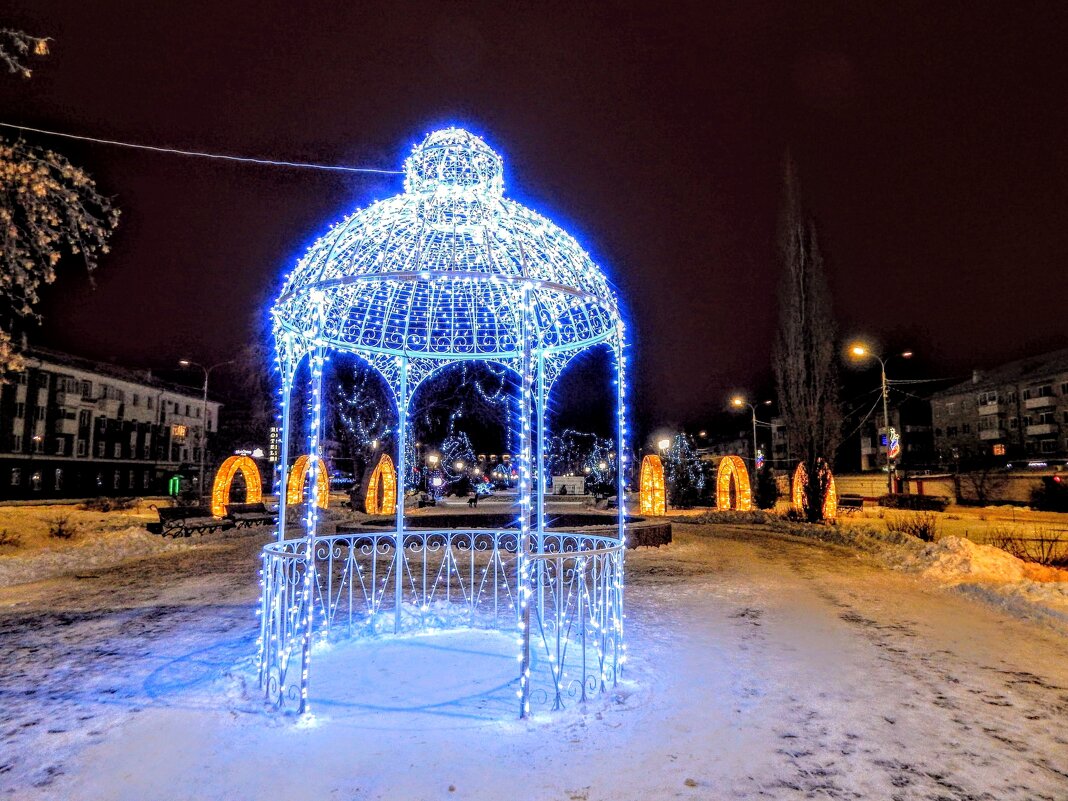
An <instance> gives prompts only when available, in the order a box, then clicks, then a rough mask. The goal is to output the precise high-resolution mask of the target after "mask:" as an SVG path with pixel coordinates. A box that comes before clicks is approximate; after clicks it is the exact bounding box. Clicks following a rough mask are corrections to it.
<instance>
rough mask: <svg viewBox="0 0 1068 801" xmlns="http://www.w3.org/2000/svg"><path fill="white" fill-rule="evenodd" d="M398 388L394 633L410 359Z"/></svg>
mask: <svg viewBox="0 0 1068 801" xmlns="http://www.w3.org/2000/svg"><path fill="white" fill-rule="evenodd" d="M398 362H399V366H400V369H399V370H398V382H397V383H398V386H397V510H396V514H397V541H396V545H395V546H394V549H395V550H394V556H393V558H394V562H393V573H394V575H395V578H396V586H395V589H394V604H395V606H396V608H395V610H394V613H393V631H394V632H395V633H399V632H400V630H401V609H402V607H403V605H404V476H405V473H406V471H407V466H406V465H405V462H404V457H405V447H404V446H405V444H406V443H407V441H408V359H406V358H404V357H401V358H399V359H398Z"/></svg>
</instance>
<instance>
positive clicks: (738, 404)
mask: <svg viewBox="0 0 1068 801" xmlns="http://www.w3.org/2000/svg"><path fill="white" fill-rule="evenodd" d="M762 405H763V406H771V401H770V400H766V401H764V403H763V404H762ZM731 406H734V407H735V408H737V409H741V408H742V407H743V406H748V407H749V409H750V411H752V413H753V475H754V476H756V471H757V412H756V406H754V405H753V404H751V403H750V402H749V401H747V400H746V399H745V398H744V397H743V396H742V395H735V396H734V397H733V398H731Z"/></svg>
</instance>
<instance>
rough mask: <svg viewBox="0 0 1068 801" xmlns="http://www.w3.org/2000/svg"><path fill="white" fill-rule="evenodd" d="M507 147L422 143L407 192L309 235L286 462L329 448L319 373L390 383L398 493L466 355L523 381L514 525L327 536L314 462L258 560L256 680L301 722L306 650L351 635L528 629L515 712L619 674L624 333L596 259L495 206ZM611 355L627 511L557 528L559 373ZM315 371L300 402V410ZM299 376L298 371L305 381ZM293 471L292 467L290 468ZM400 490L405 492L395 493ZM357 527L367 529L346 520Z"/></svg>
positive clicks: (457, 134)
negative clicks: (413, 446) (554, 413)
mask: <svg viewBox="0 0 1068 801" xmlns="http://www.w3.org/2000/svg"><path fill="white" fill-rule="evenodd" d="M502 167H503V165H502V161H501V158H500V156H499V155H498V154H497V153H495V152H494V151H493V150H492V149H490V148H489V147H488V146H487V145H486V143H485V142H484V141H483V140H482V139H480V138H479V137H477V136H474V135H472V134H470V133H468V132H467V131H464V130H460V129H456V128H449V129H446V130H441V131H437V132H435V133H432V134H430V135H429V136H427V137H426V139H425V140H424V141H423V142H422V143H421V144H419V145H418V146H416V147H415V148H414V149H413V150H412V153H411V155H410V156H409V157H408V159H407V161H406V162H405V165H404V171H405V181H404V192H403V193H401V194H399V195H396V196H395V197H391V198H388V199H386V200H382V201H379V202H375V203H373V204H371V205H370V206H369V207H367V208H364V209H360V210H357V211H356V212H354V213H353V214H351V215H350V216H349V217H347V218H346V219H344V220H342V221H341V222H340V223H338V224H337V225H335V226H334V227H333V228H331V229H330V230H329V231H328V232H327V233H326V234H325V235H323V236H322V237H321V238H320V239H319V240H317V241H316V242H315V243H314V244H313V245H312V246H311V247H310V248H309V249H308V251H307V253H306V254H305V255H304V257H303V258H302V259H300V261H299V262H298V263H297V265H296V268H295V269H294V270H293V271H292V273H291V274H290V275H288V276H287V278H286V281H285V285H284V288H283V290H282V293H281V295H280V297H279V298H278V300H277V301H276V303H275V305H274V308H273V309H272V317H273V327H274V338H275V345H276V350H277V367H278V370H279V372H280V374H281V414H282V417H281V420H282V422H281V425H282V429H283V431H282V436H281V440H280V442H281V453H280V464H281V465H283V466H284V465H286V464H288V461H289V459H290V458H291V456H292V454H290V453H289V450H290V431H291V429H293V430H298V429H297V428H296V427H297V426H304V427H305V428H304V429H303V430H305V431H306V433H307V440H306V442H307V449H306V453H305V454H304V455H310V456H312V457H315V456H319V455H320V450H321V447H320V444H321V435H322V431H321V417H322V411H323V408H322V407H323V403H324V399H323V387H322V385H323V369H324V362H325V361H326V360H327V359H328V358H329V356H330V355H331V354H336V353H345V354H355V355H356V356H357V357H358V358H359V359H362V360H363V361H364V362H365V363H366V364H367V365H369V366H370V367H372V368H373V369H374V370H375V371H377V372H378V374H380V375H381V377H382V378H383V379H384V381H385V383H386V384H387V385H388V387H389V389H390V392H391V396H392V399H393V401H394V403H395V406H396V409H397V413H398V424H397V435H396V439H395V443H394V445H395V458H394V466H395V469H396V476H397V477H398V480H397V482H396V485H397V487H398V489H400V488H402V487H403V478H402V477H403V476H405V475H406V474H407V471H408V469H409V468H410V465H409V464H406V458H407V457H406V453H408V452H410V451H409V449H408V448H407V447H406V444H407V439H408V438H409V436H410V433H409V428H410V427H409V424H408V411H409V406H410V400H411V398H412V396H413V393H414V392H415V391H416V390H417V388H418V387H419V386H420V384H421V383H422V382H424V381H426V380H427V379H428V378H430V377H431V376H433V375H435V374H436V373H437V372H438V371H440V370H442V369H444V368H446V367H448V366H449V365H453V364H457V363H460V362H465V361H475V360H480V361H484V362H489V363H493V364H495V365H501V366H504V367H505V368H507V369H508V370H510V371H511V372H512V373H513V374H514V376H515V377H516V382H515V386H516V387H517V390H516V406H517V408H518V419H517V420H516V421H515V423H514V426H513V427H514V430H515V431H516V432H517V434H518V437H519V442H518V456H519V459H518V461H519V476H520V479H519V487H518V489H519V499H518V500H519V509H520V510H521V511H520V513H519V515H518V519H517V520H516V521H515V522H514V525H511V526H505V527H501V528H487V529H468V530H453V529H442V530H426V529H416V528H413V527H412V526H411V525H409V523H408V522H407V521H406V520H405V514H404V504H403V502H399V503H396V504H395V514H394V517H393V518H392V524H391V525H392V530H390V531H373V530H367V531H364V530H350V531H343V532H342V533H338V534H335V535H330V536H319V534H318V522H319V512H318V505H317V504H315V503H312V502H309V501H310V500H311V495H310V493H312V492H314V488H315V487H316V486H317V481H316V479H317V476H316V471H317V470H318V469H319V465H320V464H321V462H320V460H319V459H318V458H311V459H309V460H307V464H308V469H309V474H308V477H307V482H306V485H305V484H304V483H302V486H306V489H305V490H304V492H305V502H304V503H303V504H302V507H301V508H302V510H303V512H302V517H303V526H302V532H301V533H302V536H300V537H299V538H289V539H287V538H286V536H285V534H286V532H285V524H284V521H285V517H286V515H285V508H284V507H285V505H286V504H287V503H290V504H291V503H292V500H287V499H286V498H285V497H284V495H283V496H282V497H280V504H281V505H282V507H283V508H282V509H280V511H279V515H278V519H279V521H280V522H279V529H278V540H277V542H275V543H272V544H270V545H268V546H267V547H266V548H265V549H264V552H263V572H262V575H263V579H262V628H261V636H260V683H261V687H262V689H263V691H264V693H265V696H266V698H267V699H268V700H269V701H270V702H271V703H273V704H275V705H278V706H281V707H285V708H290V709H294V710H296V711H299V712H305V711H307V709H308V698H309V694H308V688H309V680H310V676H311V672H310V660H311V650H312V645H313V644H314V643H315V642H316V641H319V640H323V639H335V638H340V637H343V636H344V637H359V636H376V635H383V634H389V633H401V632H407V631H418V630H427V629H440V628H451V627H474V628H485V629H498V630H503V631H506V632H509V633H510V634H511V633H517V635H518V636H517V637H516V649H517V673H516V693H517V697H518V708H519V713H520V715H521V716H523V715H527V714H529V713H530V711H531V708H532V706H539V705H543V706H545V707H547V708H553V709H555V708H560V707H563V706H566V705H567V704H569V703H571V702H572V701H583V700H586V699H587V698H588V697H589V696H590V695H591V694H595V693H598V692H602V691H604V690H605V689H606V688H608V687H611V686H612V685H613V684H614V683H615V682H616V680H617V677H618V675H619V671H620V668H621V666H622V663H623V661H624V650H623V613H622V603H623V539H624V520H625V514H626V509H625V503H624V474H625V469H626V461H627V457H626V448H625V438H626V433H627V428H626V418H625V406H624V395H625V388H626V383H625V380H624V364H625V358H624V355H623V354H624V346H625V341H624V325H623V320H622V317H621V314H620V311H619V305H618V302H617V299H616V296H615V293H614V292H613V290H612V289H611V287H610V286H609V283H608V281H607V280H606V278H605V276H604V274H603V273H602V272H601V270H600V269H599V268H598V267H597V265H596V264H594V262H593V261H592V260H591V259H590V256H589V255H588V254H587V253H586V251H585V250H583V248H582V247H581V246H580V245H579V244H578V243H577V242H576V241H575V239H574V238H572V237H571V236H570V235H568V234H567V233H566V232H564V231H563V230H561V229H560V228H558V227H557V226H556V225H554V224H553V223H552V222H551V221H550V220H548V219H546V218H545V217H542V216H540V215H539V214H537V213H535V212H533V211H531V210H530V209H528V208H525V207H524V206H522V205H520V204H519V203H516V202H515V201H513V200H509V199H507V198H506V197H504V180H503V169H502ZM599 346H600V347H605V348H608V349H609V350H610V351H611V353H612V354H613V356H614V363H615V369H616V379H617V380H616V381H615V385H614V387H613V394H614V397H615V408H616V421H615V422H616V428H617V435H618V440H617V447H616V449H615V454H616V455H615V460H616V465H615V468H616V471H615V472H616V481H617V495H618V500H619V503H618V512H617V514H616V515H614V516H612V517H611V518H610V520H611V521H612V525H611V527H609V528H608V529H607V530H605V529H603V528H602V529H598V530H597V533H592V532H581V531H570V532H569V531H561V530H555V529H550V528H549V527H547V525H546V515H545V490H546V482H547V476H546V470H545V456H546V453H545V443H546V442H547V440H548V436H547V434H546V413H547V408H548V407H549V405H550V398H551V395H552V392H553V386H554V383H555V382H556V380H557V378H558V377H559V376H560V374H561V372H562V371H563V370H564V368H565V367H566V366H567V364H568V363H569V362H570V361H571V360H572V359H573V358H574V357H576V356H577V355H578V354H580V353H583V352H585V351H588V350H589V349H591V348H594V347H599ZM305 365H306V374H307V375H308V376H309V378H308V388H307V389H308V391H307V396H306V402H304V403H301V404H299V409H298V408H296V407H297V404H294V403H292V397H293V395H294V394H295V390H296V389H299V388H298V387H297V386H296V384H297V379H296V376H297V375H298V370H299V369H301V368H302V367H304V366H305ZM302 374H303V373H302ZM283 469H284V468H283ZM398 494H399V495H401V496H402V497H403V492H402V491H401V492H398ZM354 528H356V527H354Z"/></svg>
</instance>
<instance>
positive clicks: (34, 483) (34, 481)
mask: <svg viewBox="0 0 1068 801" xmlns="http://www.w3.org/2000/svg"><path fill="white" fill-rule="evenodd" d="M30 488H31V489H32V490H33V491H34V492H40V491H41V471H40V470H38V471H37V472H36V473H34V474H33V475H32V476H30Z"/></svg>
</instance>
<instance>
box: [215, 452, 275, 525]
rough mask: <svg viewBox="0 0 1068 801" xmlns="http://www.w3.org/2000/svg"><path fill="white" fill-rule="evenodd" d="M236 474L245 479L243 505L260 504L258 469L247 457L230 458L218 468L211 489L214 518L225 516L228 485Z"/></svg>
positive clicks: (228, 501) (260, 487)
mask: <svg viewBox="0 0 1068 801" xmlns="http://www.w3.org/2000/svg"><path fill="white" fill-rule="evenodd" d="M238 473H241V475H242V476H244V477H245V503H260V502H261V501H262V500H263V483H262V481H261V480H260V469H259V467H257V466H256V463H255V462H254V461H252V459H251V458H250V457H248V456H231V457H230V458H229V459H227V460H226V461H225V462H223V463H222V465H220V466H219V472H217V473H216V474H215V483H214V484H213V485H212V487H211V513H212V514H213V515H215V516H216V517H222V516H223V515H225V514H226V506H227V504H229V503H230V485H231V484H233V483H234V477H235V476H236V475H237V474H238Z"/></svg>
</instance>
